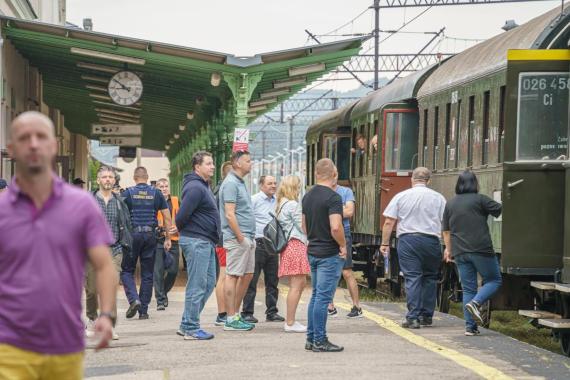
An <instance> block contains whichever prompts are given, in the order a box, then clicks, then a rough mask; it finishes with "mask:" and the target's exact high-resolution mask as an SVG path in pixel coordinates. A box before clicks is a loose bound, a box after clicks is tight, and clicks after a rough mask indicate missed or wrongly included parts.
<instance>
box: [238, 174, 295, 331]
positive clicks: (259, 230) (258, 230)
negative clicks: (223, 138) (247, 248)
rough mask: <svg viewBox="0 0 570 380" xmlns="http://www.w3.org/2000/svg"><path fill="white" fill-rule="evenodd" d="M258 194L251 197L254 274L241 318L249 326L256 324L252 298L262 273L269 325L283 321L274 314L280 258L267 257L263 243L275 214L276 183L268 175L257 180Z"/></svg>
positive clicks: (244, 300) (275, 256) (272, 255)
mask: <svg viewBox="0 0 570 380" xmlns="http://www.w3.org/2000/svg"><path fill="white" fill-rule="evenodd" d="M259 190H260V191H259V193H257V194H255V195H253V196H252V197H251V204H252V206H253V213H254V215H255V242H256V247H255V272H254V273H253V278H252V280H251V282H250V283H249V288H248V289H247V293H246V294H245V297H244V299H243V310H242V313H241V317H242V319H243V320H244V321H246V322H248V323H257V322H258V320H257V318H255V316H254V315H253V311H254V304H255V296H256V294H257V281H258V280H259V275H260V274H261V271H263V278H264V279H265V306H266V308H267V309H266V310H265V315H266V317H265V318H266V320H267V321H268V322H283V321H284V320H285V319H284V318H283V317H282V316H280V315H279V314H277V311H278V310H277V298H278V297H279V289H278V288H277V286H278V284H279V277H277V274H278V269H279V255H274V254H270V253H268V252H267V251H266V250H265V243H264V241H263V229H264V228H265V226H267V224H268V223H269V222H270V221H271V213H273V214H275V207H276V206H277V200H276V199H275V193H276V192H277V181H276V180H275V177H272V176H270V175H268V176H265V175H262V176H261V177H259Z"/></svg>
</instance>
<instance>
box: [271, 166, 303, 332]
mask: <svg viewBox="0 0 570 380" xmlns="http://www.w3.org/2000/svg"><path fill="white" fill-rule="evenodd" d="M300 192H301V180H300V179H299V177H297V176H287V177H285V178H283V180H282V181H281V185H279V189H277V210H276V211H277V220H278V221H279V223H280V224H281V226H282V227H283V230H284V231H285V233H287V234H288V236H289V240H288V242H287V246H286V247H285V249H284V250H283V252H282V253H281V257H280V260H279V272H278V275H279V278H282V277H287V278H288V279H289V293H288V294H287V318H286V320H285V326H284V329H285V331H286V332H296V333H305V332H307V326H305V325H302V324H301V323H299V322H297V321H296V319H295V313H296V311H297V306H298V305H299V300H300V299H301V294H302V293H303V290H304V289H305V284H306V282H307V277H306V276H307V274H309V273H310V272H311V268H310V266H309V260H308V258H307V236H306V235H305V234H304V233H303V229H302V226H301V220H302V212H301V203H299V201H298V199H299V194H300Z"/></svg>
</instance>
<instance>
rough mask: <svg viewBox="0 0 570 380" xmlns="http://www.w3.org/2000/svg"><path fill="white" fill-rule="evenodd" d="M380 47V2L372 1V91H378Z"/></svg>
mask: <svg viewBox="0 0 570 380" xmlns="http://www.w3.org/2000/svg"><path fill="white" fill-rule="evenodd" d="M379 47H380V0H374V89H375V90H378V72H379V69H380V67H379V66H380V65H379V54H380V52H379Z"/></svg>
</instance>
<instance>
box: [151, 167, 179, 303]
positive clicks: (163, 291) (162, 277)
mask: <svg viewBox="0 0 570 380" xmlns="http://www.w3.org/2000/svg"><path fill="white" fill-rule="evenodd" d="M156 188H157V189H158V190H160V191H161V192H162V195H164V198H165V199H166V203H167V204H168V209H169V210H170V215H171V217H172V220H175V218H176V214H177V213H178V210H179V209H180V204H179V202H178V197H175V196H172V195H170V184H169V183H168V180H167V179H166V178H161V179H159V180H158V181H156ZM157 218H158V228H159V234H160V237H159V241H161V240H163V239H164V234H163V233H162V232H161V231H162V230H163V228H164V220H163V218H162V215H161V214H160V212H159V213H158V214H157ZM178 237H179V235H178V232H177V233H175V234H170V240H171V241H172V246H171V248H170V250H168V251H166V252H165V251H164V247H163V245H162V244H160V243H159V244H157V246H156V258H155V260H154V297H155V298H156V304H157V305H156V310H158V311H160V310H164V309H166V308H167V307H168V292H169V291H170V289H172V287H173V286H174V283H175V282H176V276H177V275H178V257H179V252H180V250H179V246H178Z"/></svg>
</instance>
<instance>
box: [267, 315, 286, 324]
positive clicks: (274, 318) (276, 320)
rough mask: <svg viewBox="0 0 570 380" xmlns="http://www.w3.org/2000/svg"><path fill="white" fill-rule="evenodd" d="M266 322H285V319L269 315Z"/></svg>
mask: <svg viewBox="0 0 570 380" xmlns="http://www.w3.org/2000/svg"><path fill="white" fill-rule="evenodd" d="M265 320H266V321H267V322H285V318H283V317H282V316H280V315H279V314H277V313H273V314H267V317H266V318H265Z"/></svg>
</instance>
